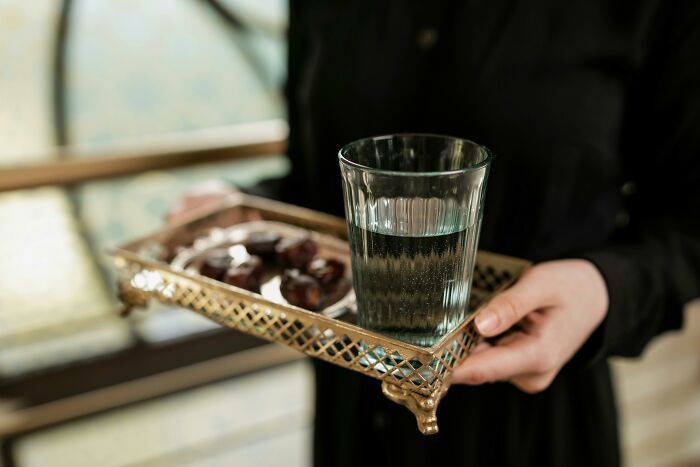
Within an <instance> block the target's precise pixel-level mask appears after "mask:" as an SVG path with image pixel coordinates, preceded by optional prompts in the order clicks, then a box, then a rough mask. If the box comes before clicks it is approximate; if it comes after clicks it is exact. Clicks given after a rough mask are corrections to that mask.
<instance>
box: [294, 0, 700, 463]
mask: <svg viewBox="0 0 700 467" xmlns="http://www.w3.org/2000/svg"><path fill="white" fill-rule="evenodd" d="M287 97H288V103H289V122H290V128H291V134H290V148H289V156H290V159H291V160H292V163H293V171H292V174H291V176H290V177H289V179H288V180H287V183H286V195H285V199H286V200H288V201H292V202H296V203H300V204H304V205H306V206H309V207H311V208H315V209H320V210H323V211H327V212H331V213H334V214H337V215H343V208H342V193H341V183H340V175H339V170H338V163H337V151H338V149H339V148H340V147H341V146H342V145H343V144H345V143H347V142H349V141H352V140H355V139H358V138H360V137H365V136H371V135H379V134H386V133H396V132H430V133H441V134H449V135H454V136H459V137H464V138H468V139H471V140H474V141H476V142H478V143H480V144H483V145H485V146H487V147H489V148H490V149H491V150H493V151H494V152H495V154H496V155H497V158H496V160H495V161H494V163H493V167H492V170H491V175H490V179H489V184H488V185H489V186H488V191H487V198H486V206H485V211H484V221H483V226H482V232H481V241H480V248H483V249H487V250H491V251H495V252H500V253H504V254H509V255H513V256H520V257H524V258H528V259H530V260H533V261H535V262H536V263H538V264H537V266H535V267H534V268H533V269H532V270H531V271H530V272H529V273H528V274H527V275H526V276H525V277H523V278H522V279H521V280H520V282H519V283H518V284H517V285H516V286H515V287H514V288H513V289H511V290H510V291H508V292H506V293H504V294H503V295H501V296H500V297H499V298H498V299H495V300H494V301H493V303H492V304H491V306H490V307H489V310H488V311H489V313H487V314H485V315H484V316H483V317H482V320H481V321H479V322H478V323H477V324H478V325H479V327H480V329H481V331H482V333H483V334H485V335H490V336H495V335H498V334H500V333H501V332H503V331H505V330H506V329H508V328H509V327H511V326H512V325H513V324H515V323H516V322H519V323H520V325H521V330H520V331H518V332H516V333H513V334H510V335H509V337H508V338H507V339H503V340H501V341H499V342H498V343H497V344H496V345H495V346H493V347H490V348H482V349H481V350H482V351H481V352H479V353H477V354H476V355H474V356H472V357H470V358H469V359H468V360H467V361H466V362H465V364H464V365H463V366H462V367H460V368H459V369H458V370H457V371H456V372H455V383H464V384H455V385H454V386H453V387H452V388H451V390H450V392H449V393H448V395H447V396H446V397H445V399H444V400H443V402H442V403H441V407H440V410H439V418H440V430H441V431H440V433H439V434H437V435H435V436H430V437H424V436H422V435H420V434H419V432H418V430H417V429H416V426H415V421H414V419H413V416H412V415H411V414H410V413H409V412H408V411H407V410H406V409H405V408H403V407H399V406H397V405H395V404H393V403H392V402H390V401H388V400H387V399H385V398H384V396H383V395H382V394H381V391H380V390H379V385H378V383H377V382H376V381H374V380H371V379H369V378H366V377H363V376H360V375H355V374H352V373H351V372H347V371H344V370H340V369H336V368H333V367H331V366H330V365H327V364H324V363H316V368H317V412H316V425H315V438H314V440H315V448H314V454H315V463H316V465H318V466H319V467H325V466H345V465H348V466H353V467H356V466H365V465H397V466H398V465H400V466H407V465H421V466H426V465H470V466H518V467H521V466H550V465H551V466H573V465H582V466H616V465H619V462H620V459H619V457H620V454H619V447H618V435H617V419H616V409H615V401H614V397H613V390H612V386H611V380H610V373H609V368H608V364H607V361H606V359H607V357H609V356H612V355H622V356H630V357H632V356H637V355H639V354H640V353H641V352H642V350H643V348H644V347H645V345H646V344H647V343H648V342H649V341H650V340H651V339H652V338H653V337H654V336H656V335H658V334H660V333H662V332H664V331H666V330H669V329H677V328H679V327H680V326H681V324H682V307H683V305H684V304H685V303H686V302H687V301H689V300H690V299H692V298H694V297H697V296H700V2H697V1H694V0H685V1H681V0H679V1H675V2H670V1H665V0H634V1H623V0H614V1H613V0H571V1H567V2H562V1H557V0H534V1H529V2H521V1H516V0H488V1H486V0H468V1H458V0H443V1H435V0H434V1H431V2H427V1H424V0H410V1H409V0H382V1H380V2H378V1H373V2H372V1H360V0H356V1H354V2H341V1H335V0H334V1H331V0H291V3H290V31H289V79H288V84H287ZM488 316H490V319H486V318H487V317H488Z"/></svg>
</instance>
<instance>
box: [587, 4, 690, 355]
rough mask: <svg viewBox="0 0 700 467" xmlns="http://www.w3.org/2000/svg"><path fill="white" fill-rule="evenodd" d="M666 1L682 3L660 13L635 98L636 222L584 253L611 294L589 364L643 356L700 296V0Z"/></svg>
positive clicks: (631, 157)
mask: <svg viewBox="0 0 700 467" xmlns="http://www.w3.org/2000/svg"><path fill="white" fill-rule="evenodd" d="M660 4H662V5H665V6H669V7H670V6H671V5H673V7H672V8H674V10H673V11H667V12H662V13H660V15H659V16H658V17H657V18H656V23H657V26H655V27H654V29H653V32H652V33H650V37H652V39H650V44H649V48H648V53H647V55H646V57H645V58H644V60H643V65H642V68H641V71H640V73H639V75H638V76H637V77H636V78H635V80H634V82H633V83H632V84H631V86H630V92H629V95H628V97H627V99H628V103H629V104H628V106H627V108H628V109H629V112H628V113H627V118H626V129H625V134H624V138H623V144H624V146H623V148H622V151H623V155H624V157H623V167H624V169H623V170H624V175H625V176H626V177H627V179H628V180H632V181H633V183H630V184H627V187H628V188H630V189H629V190H628V191H634V192H635V194H633V195H631V196H629V206H628V211H629V224H628V227H627V228H626V229H625V230H626V231H625V234H624V238H623V239H622V240H621V241H619V242H616V243H615V244H611V245H609V246H608V247H605V248H602V249H600V250H597V251H592V252H588V253H587V254H585V255H584V257H585V258H587V259H589V260H590V261H591V262H592V263H593V264H595V265H596V266H597V267H598V269H599V270H600V271H601V273H602V275H603V277H604V279H605V281H606V283H607V287H608V293H609V297H610V305H609V309H608V314H607V317H606V319H605V321H604V323H603V324H602V325H601V326H600V328H599V329H598V330H597V331H596V332H595V333H594V334H593V336H592V337H591V339H589V341H588V342H587V344H586V346H584V349H586V348H587V349H588V354H589V355H588V357H587V358H586V360H588V361H590V359H591V357H592V358H593V359H595V358H596V357H605V356H611V355H620V356H637V355H639V354H640V353H641V352H642V350H643V349H644V347H645V345H646V344H647V343H648V342H649V341H650V340H651V339H652V338H653V337H654V336H656V335H658V334H660V333H662V332H664V331H666V330H670V329H677V328H680V327H681V325H682V322H683V307H684V305H685V304H686V303H687V302H689V301H690V300H692V299H693V298H696V297H699V296H700V2H697V1H696V0H688V1H684V2H660ZM632 188H633V189H632ZM591 354H593V355H591Z"/></svg>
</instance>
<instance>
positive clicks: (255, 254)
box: [199, 232, 345, 311]
mask: <svg viewBox="0 0 700 467" xmlns="http://www.w3.org/2000/svg"><path fill="white" fill-rule="evenodd" d="M240 245H242V246H243V247H244V248H245V253H246V254H245V255H235V257H234V256H232V255H231V248H220V249H214V250H211V251H209V252H208V253H207V254H206V256H205V258H204V261H203V262H202V264H201V266H200V269H199V273H200V274H202V275H203V276H207V277H210V278H212V279H216V280H220V281H223V282H225V283H227V284H230V285H233V286H236V287H240V288H242V289H246V290H250V291H252V292H259V290H260V284H261V283H262V281H263V278H264V277H266V276H269V275H270V273H276V272H280V271H281V282H280V292H281V293H282V296H283V297H284V299H285V300H286V301H287V302H289V303H290V304H292V305H296V306H299V307H302V308H306V309H307V310H314V311H316V310H320V309H321V308H323V307H324V306H327V305H329V303H326V302H327V301H328V300H327V298H329V297H331V296H333V295H334V293H335V292H336V291H337V288H338V284H339V283H340V282H341V279H342V278H343V277H344V273H345V264H344V263H342V262H341V261H338V260H335V259H331V258H320V257H318V256H317V254H318V245H317V244H316V242H314V241H313V240H311V239H310V238H305V237H304V238H281V237H280V236H279V235H277V234H275V233H272V232H254V233H251V234H250V235H249V236H248V238H247V239H246V240H245V241H243V242H242V243H241V244H240ZM235 247H236V248H240V247H238V246H235Z"/></svg>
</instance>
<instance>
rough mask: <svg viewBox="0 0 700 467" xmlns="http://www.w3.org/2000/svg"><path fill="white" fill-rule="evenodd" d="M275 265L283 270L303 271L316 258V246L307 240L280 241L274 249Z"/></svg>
mask: <svg viewBox="0 0 700 467" xmlns="http://www.w3.org/2000/svg"><path fill="white" fill-rule="evenodd" d="M275 251H276V253H277V264H279V265H280V266H281V267H283V268H292V269H300V270H302V271H303V270H305V269H306V265H307V264H309V263H310V262H311V260H312V259H313V258H314V256H316V253H317V252H318V245H316V242H314V241H313V240H311V239H309V238H296V239H294V238H292V239H286V238H285V239H282V240H280V241H279V243H277V246H276V247H275Z"/></svg>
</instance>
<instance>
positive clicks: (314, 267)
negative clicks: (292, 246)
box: [306, 258, 345, 286]
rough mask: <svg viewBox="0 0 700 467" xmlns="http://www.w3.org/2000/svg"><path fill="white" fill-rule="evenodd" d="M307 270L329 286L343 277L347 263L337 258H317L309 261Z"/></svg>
mask: <svg viewBox="0 0 700 467" xmlns="http://www.w3.org/2000/svg"><path fill="white" fill-rule="evenodd" d="M306 272H307V273H308V274H309V275H310V276H311V277H313V278H314V279H316V280H317V281H319V282H320V283H321V284H322V285H324V286H327V285H330V284H333V283H334V282H336V281H338V280H339V279H340V278H341V277H343V273H345V264H343V263H342V262H341V261H338V260H337V259H332V258H329V259H324V258H317V259H315V260H313V261H311V262H310V263H309V265H308V266H307V268H306Z"/></svg>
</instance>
